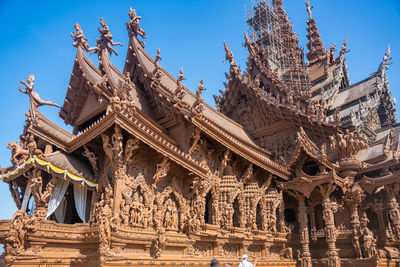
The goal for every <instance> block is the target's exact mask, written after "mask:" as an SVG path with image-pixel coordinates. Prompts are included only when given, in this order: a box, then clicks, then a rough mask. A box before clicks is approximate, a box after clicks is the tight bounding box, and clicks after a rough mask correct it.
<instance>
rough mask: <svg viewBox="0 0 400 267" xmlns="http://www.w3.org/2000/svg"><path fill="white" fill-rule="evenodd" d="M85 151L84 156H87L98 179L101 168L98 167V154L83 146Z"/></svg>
mask: <svg viewBox="0 0 400 267" xmlns="http://www.w3.org/2000/svg"><path fill="white" fill-rule="evenodd" d="M83 149H84V151H83V153H82V155H83V156H85V157H86V158H87V159H88V160H89V162H90V165H91V166H92V169H93V171H94V173H95V176H96V177H97V176H98V171H99V168H98V167H97V157H96V154H95V153H93V152H91V151H90V150H89V148H88V146H87V145H83Z"/></svg>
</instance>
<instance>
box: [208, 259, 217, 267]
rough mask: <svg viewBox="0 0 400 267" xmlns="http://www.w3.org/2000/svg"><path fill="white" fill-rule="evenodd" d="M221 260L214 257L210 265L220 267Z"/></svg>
mask: <svg viewBox="0 0 400 267" xmlns="http://www.w3.org/2000/svg"><path fill="white" fill-rule="evenodd" d="M218 266H219V261H218V260H217V259H212V260H211V263H210V267H218Z"/></svg>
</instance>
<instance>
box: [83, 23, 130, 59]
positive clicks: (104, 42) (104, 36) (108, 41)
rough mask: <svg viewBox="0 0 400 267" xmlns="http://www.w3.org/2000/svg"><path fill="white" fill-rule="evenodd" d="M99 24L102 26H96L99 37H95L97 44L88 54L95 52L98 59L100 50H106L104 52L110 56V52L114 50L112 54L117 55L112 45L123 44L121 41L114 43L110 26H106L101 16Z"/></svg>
mask: <svg viewBox="0 0 400 267" xmlns="http://www.w3.org/2000/svg"><path fill="white" fill-rule="evenodd" d="M100 26H101V27H102V28H100V27H98V28H97V29H98V30H99V32H100V34H101V37H100V39H99V38H98V39H96V43H97V46H96V47H94V48H93V50H94V51H92V52H91V53H90V54H93V53H97V54H98V57H99V59H100V58H101V51H102V50H106V52H108V53H109V54H110V56H111V55H112V52H114V54H115V55H117V56H118V53H117V51H115V49H114V48H113V46H116V45H120V46H123V45H122V44H121V43H114V41H113V36H112V33H111V32H110V28H109V27H108V26H107V24H106V21H105V20H104V19H103V18H100Z"/></svg>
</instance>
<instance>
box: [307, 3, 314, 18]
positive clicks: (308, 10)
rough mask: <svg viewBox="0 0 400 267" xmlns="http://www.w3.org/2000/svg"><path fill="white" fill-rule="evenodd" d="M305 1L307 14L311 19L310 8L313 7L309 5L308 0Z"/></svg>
mask: <svg viewBox="0 0 400 267" xmlns="http://www.w3.org/2000/svg"><path fill="white" fill-rule="evenodd" d="M305 3H306V7H307V13H308V16H309V17H310V19H312V13H311V9H313V8H314V7H313V6H311V5H310V2H309V1H308V0H306V1H305Z"/></svg>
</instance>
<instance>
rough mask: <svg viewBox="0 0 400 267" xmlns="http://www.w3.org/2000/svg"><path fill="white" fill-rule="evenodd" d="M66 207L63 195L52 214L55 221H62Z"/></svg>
mask: <svg viewBox="0 0 400 267" xmlns="http://www.w3.org/2000/svg"><path fill="white" fill-rule="evenodd" d="M66 208H67V201H66V200H65V198H64V197H63V200H61V203H60V205H58V207H57V209H56V210H55V211H54V215H55V216H56V219H57V222H59V223H63V222H64V220H65V211H66Z"/></svg>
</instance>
